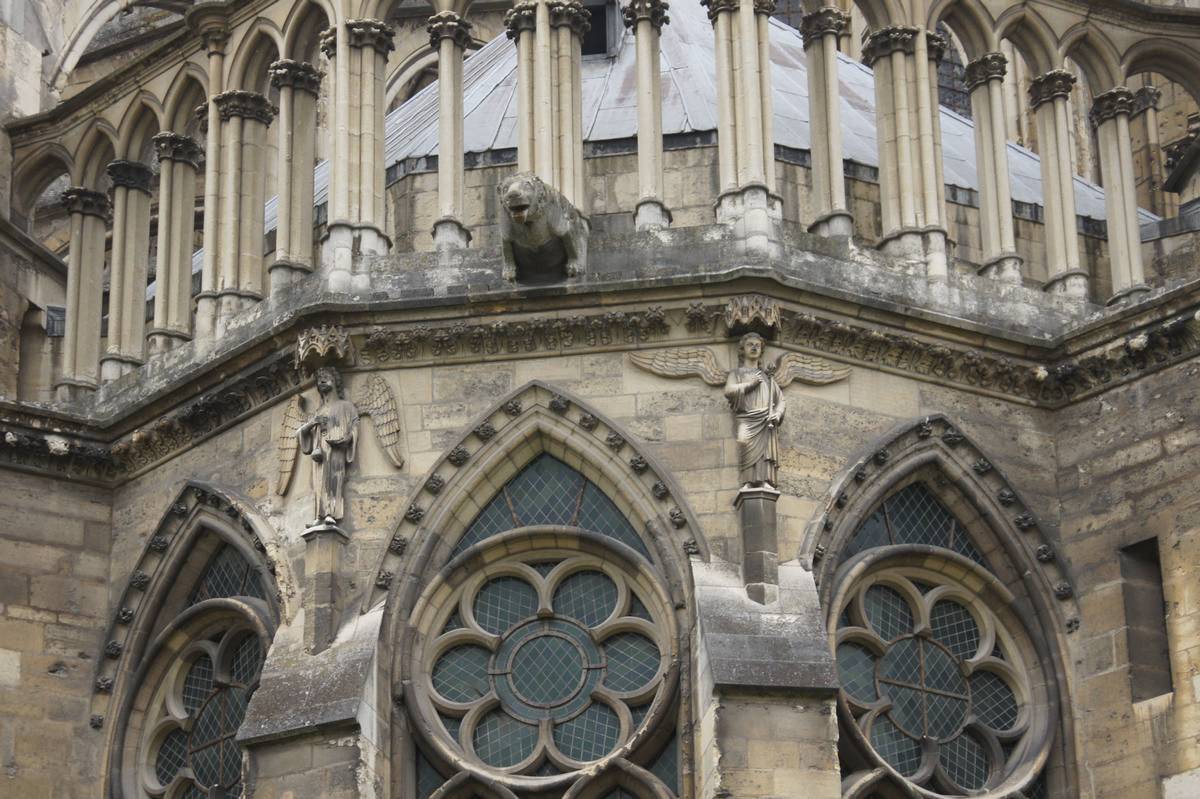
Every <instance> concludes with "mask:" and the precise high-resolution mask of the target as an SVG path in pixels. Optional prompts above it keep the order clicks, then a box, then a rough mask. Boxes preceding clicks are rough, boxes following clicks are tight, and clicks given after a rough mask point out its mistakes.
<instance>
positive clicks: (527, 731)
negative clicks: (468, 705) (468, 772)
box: [471, 708, 538, 768]
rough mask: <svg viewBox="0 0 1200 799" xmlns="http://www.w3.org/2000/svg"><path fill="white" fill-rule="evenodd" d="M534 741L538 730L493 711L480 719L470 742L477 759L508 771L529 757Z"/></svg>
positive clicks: (536, 738) (496, 710) (502, 712)
mask: <svg viewBox="0 0 1200 799" xmlns="http://www.w3.org/2000/svg"><path fill="white" fill-rule="evenodd" d="M537 740H538V731H537V727H535V726H534V725H532V724H525V723H524V722H521V721H517V720H516V719H514V718H513V717H512V716H510V715H508V714H507V713H505V712H504V711H503V710H501V709H499V708H496V709H495V710H492V711H491V712H490V713H488V714H487V715H486V716H484V717H483V718H482V719H480V721H479V724H478V726H476V727H475V733H474V735H473V736H472V741H471V742H472V745H473V746H474V748H475V754H476V756H478V757H479V759H480V760H482V761H483V762H484V763H487V764H488V765H489V766H496V767H497V768H507V767H509V766H515V765H516V764H518V763H520V762H521V761H523V760H525V759H526V758H527V757H529V756H530V755H532V754H533V751H534V748H535V747H536V746H537Z"/></svg>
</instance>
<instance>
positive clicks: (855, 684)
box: [837, 642, 879, 702]
mask: <svg viewBox="0 0 1200 799" xmlns="http://www.w3.org/2000/svg"><path fill="white" fill-rule="evenodd" d="M837 666H838V679H839V682H841V684H842V689H843V690H845V692H846V693H847V694H849V695H850V696H851V697H853V698H854V699H857V700H858V701H860V702H874V701H875V700H876V699H878V698H879V695H878V692H877V691H876V690H875V655H874V654H872V653H871V650H869V649H867V648H866V647H865V646H863V645H862V644H858V643H854V642H849V643H845V644H841V645H840V646H838V648H837Z"/></svg>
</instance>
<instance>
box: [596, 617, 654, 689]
mask: <svg viewBox="0 0 1200 799" xmlns="http://www.w3.org/2000/svg"><path fill="white" fill-rule="evenodd" d="M604 652H605V654H606V655H607V656H608V673H607V674H606V675H605V677H604V684H605V685H606V686H608V687H609V688H610V689H612V690H614V691H618V692H620V693H627V692H631V691H636V690H639V689H641V688H645V687H646V686H647V685H649V684H650V681H651V680H653V679H654V675H655V674H657V673H658V665H659V663H660V662H661V660H662V655H660V654H659V651H658V646H657V645H655V643H654V642H653V641H651V640H650V639H649V638H647V637H646V636H644V635H642V634H640V633H632V632H625V633H617V634H616V635H614V636H612V637H611V638H609V639H607V640H606V641H605V642H604Z"/></svg>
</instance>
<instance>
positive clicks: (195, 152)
mask: <svg viewBox="0 0 1200 799" xmlns="http://www.w3.org/2000/svg"><path fill="white" fill-rule="evenodd" d="M204 108H205V110H206V111H207V109H208V106H205V107H204ZM153 141H154V152H155V153H156V154H157V155H158V160H159V161H182V162H183V163H185V164H190V165H191V166H192V167H193V168H199V166H200V158H201V156H203V155H204V151H203V150H201V149H200V145H199V144H197V143H196V140H195V139H193V138H192V137H190V136H184V135H183V134H182V133H174V132H172V131H169V130H165V131H163V132H162V133H156V134H155V135H154V139H153Z"/></svg>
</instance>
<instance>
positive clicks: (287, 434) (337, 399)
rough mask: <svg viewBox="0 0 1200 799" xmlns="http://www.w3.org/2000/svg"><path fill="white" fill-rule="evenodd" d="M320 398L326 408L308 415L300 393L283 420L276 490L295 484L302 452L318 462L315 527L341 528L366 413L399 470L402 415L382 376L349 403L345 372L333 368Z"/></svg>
mask: <svg viewBox="0 0 1200 799" xmlns="http://www.w3.org/2000/svg"><path fill="white" fill-rule="evenodd" d="M316 382H317V393H318V394H319V395H320V397H321V404H320V405H319V406H317V409H316V410H315V411H313V412H312V413H311V414H305V412H304V410H303V406H304V399H303V397H302V396H301V395H300V394H297V395H296V396H295V397H293V398H292V401H291V402H290V403H289V404H288V406H287V409H286V410H285V411H284V415H283V426H282V429H281V430H280V435H279V484H278V485H277V486H276V488H275V491H276V493H277V494H279V495H280V496H283V495H284V494H286V493H287V490H288V486H289V485H290V484H291V482H292V472H293V470H294V467H295V465H296V454H297V452H300V453H303V454H305V455H308V456H309V457H310V458H311V460H312V490H313V496H314V497H315V498H316V505H317V515H316V519H315V520H314V521H313V523H312V525H311V526H313V527H316V526H320V525H322V524H324V525H332V526H336V525H337V522H338V520H339V519H341V518H342V517H343V516H344V515H345V503H344V492H345V487H346V471H347V469H348V468H349V466H350V464H351V463H353V462H354V457H355V455H356V454H357V450H358V422H359V415H360V413H365V414H367V415H368V416H370V417H371V419H372V421H373V422H374V423H375V434H376V435H377V436H378V437H379V443H380V445H381V446H382V447H383V451H384V453H385V454H386V455H387V457H388V460H390V461H391V462H392V463H393V464H394V465H395V466H396V468H397V469H399V468H400V467H402V466H404V456H403V455H401V454H400V414H399V413H398V412H397V410H396V399H395V397H394V396H393V395H392V390H391V388H389V387H388V384H387V382H386V381H384V379H383V378H382V377H380V376H379V375H377V374H372V375H370V376H368V377H367V381H366V384H365V385H364V386H363V387H362V389H361V390H360V391H359V392H358V394H357V396H355V398H354V401H353V402H351V401H350V400H348V399H346V388H345V384H344V383H343V382H342V375H341V373H340V372H339V371H338V370H337V369H335V368H334V367H332V366H325V367H322V368H320V369H318V370H317V375H316Z"/></svg>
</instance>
